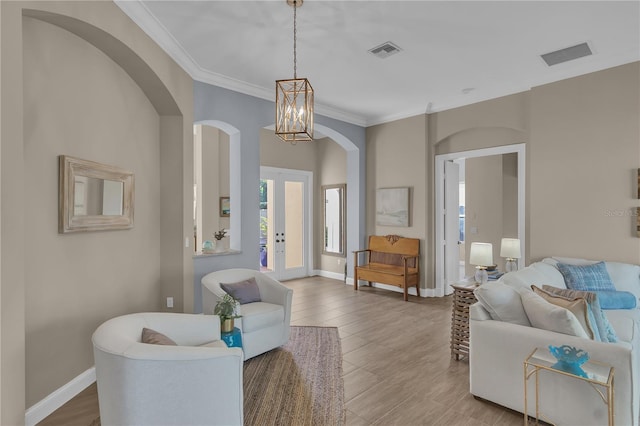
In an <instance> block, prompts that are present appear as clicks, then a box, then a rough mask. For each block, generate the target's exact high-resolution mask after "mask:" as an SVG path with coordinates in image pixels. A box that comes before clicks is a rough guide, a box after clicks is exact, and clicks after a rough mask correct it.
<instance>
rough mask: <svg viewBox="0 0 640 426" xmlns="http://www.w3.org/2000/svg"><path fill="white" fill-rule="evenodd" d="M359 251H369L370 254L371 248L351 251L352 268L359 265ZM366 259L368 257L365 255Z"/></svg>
mask: <svg viewBox="0 0 640 426" xmlns="http://www.w3.org/2000/svg"><path fill="white" fill-rule="evenodd" d="M360 253H369V254H371V250H369V249H364V250H356V251H354V252H353V267H354V268H355V267H357V266H358V265H359V263H360V262H358V255H359V254H360ZM367 259H368V257H367Z"/></svg>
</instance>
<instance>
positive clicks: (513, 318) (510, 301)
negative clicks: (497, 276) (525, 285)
mask: <svg viewBox="0 0 640 426" xmlns="http://www.w3.org/2000/svg"><path fill="white" fill-rule="evenodd" d="M473 294H475V296H476V299H478V302H480V304H481V305H482V306H483V307H484V308H485V309H486V310H487V311H488V312H489V315H490V316H491V319H494V320H497V321H504V322H510V323H512V324H519V325H526V326H527V327H530V326H531V323H530V322H529V318H527V314H526V313H525V311H524V308H523V307H522V300H521V299H520V294H518V292H517V291H516V290H515V289H514V288H512V287H509V286H508V285H505V284H502V283H499V282H495V283H487V284H483V285H481V286H480V287H478V288H476V289H475V290H474V292H473Z"/></svg>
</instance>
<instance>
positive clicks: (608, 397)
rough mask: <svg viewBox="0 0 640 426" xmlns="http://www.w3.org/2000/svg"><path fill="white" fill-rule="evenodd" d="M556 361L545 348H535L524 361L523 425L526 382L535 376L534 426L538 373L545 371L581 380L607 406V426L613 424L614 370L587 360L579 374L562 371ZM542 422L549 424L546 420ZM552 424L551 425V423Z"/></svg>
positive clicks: (526, 416)
mask: <svg viewBox="0 0 640 426" xmlns="http://www.w3.org/2000/svg"><path fill="white" fill-rule="evenodd" d="M556 363H557V360H556V358H555V357H554V356H553V355H552V354H551V352H550V351H549V349H547V348H536V349H534V350H533V352H531V354H530V355H529V356H528V357H527V358H526V359H525V360H524V424H525V426H526V425H527V424H528V414H527V413H528V411H529V410H528V407H527V399H528V398H527V382H528V380H529V378H531V376H535V401H536V423H535V424H536V425H537V424H539V420H540V407H539V404H538V398H539V380H538V373H539V372H540V370H547V371H550V372H553V373H556V374H562V375H564V376H568V377H572V378H574V379H577V380H582V381H584V382H586V383H588V384H589V385H591V387H592V388H593V389H594V390H595V391H596V392H597V393H598V395H600V398H601V399H602V402H604V404H605V405H606V406H607V414H608V421H609V426H613V423H614V411H613V408H614V393H613V380H614V368H613V367H612V366H610V365H607V364H604V363H602V362H599V361H593V360H589V361H587V362H586V363H584V364H583V365H582V366H581V369H580V370H579V372H576V371H569V370H564V369H561V368H558V367H556ZM543 420H544V421H546V422H548V423H551V422H549V421H548V420H546V419H543ZM552 424H553V423H552Z"/></svg>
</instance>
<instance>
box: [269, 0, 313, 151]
mask: <svg viewBox="0 0 640 426" xmlns="http://www.w3.org/2000/svg"><path fill="white" fill-rule="evenodd" d="M286 1H287V4H288V5H289V6H292V7H293V79H288V80H276V135H278V136H279V137H280V139H282V140H283V141H285V142H291V143H292V144H296V143H297V142H299V141H312V140H313V88H312V87H311V83H309V80H307V79H306V78H298V76H297V69H296V68H297V64H296V59H297V58H296V41H297V40H296V38H297V28H296V10H297V9H298V7H300V6H302V2H303V0H286Z"/></svg>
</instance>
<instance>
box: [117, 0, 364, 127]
mask: <svg viewBox="0 0 640 426" xmlns="http://www.w3.org/2000/svg"><path fill="white" fill-rule="evenodd" d="M114 1H115V3H116V5H117V6H118V7H119V8H120V9H121V10H122V11H123V12H124V13H125V14H126V15H127V16H129V18H131V20H133V22H134V23H135V24H136V25H138V26H139V27H140V28H141V29H142V31H144V32H145V33H146V34H147V35H148V36H149V37H151V39H152V40H154V41H155V42H156V43H157V44H158V45H159V46H160V48H162V49H163V50H164V51H165V52H166V53H167V54H168V55H169V56H170V57H171V58H172V59H173V60H174V61H175V62H176V63H177V64H178V65H180V66H181V67H182V68H183V69H184V70H185V71H186V72H187V73H188V74H189V75H190V76H191V78H192V79H194V80H197V81H200V82H202V83H207V84H211V85H214V86H218V87H222V88H224V89H228V90H233V91H234V92H239V93H243V94H245V95H249V96H253V97H256V98H260V99H264V100H267V101H270V102H274V98H275V89H274V88H268V89H267V88H265V87H261V86H257V85H254V84H250V83H247V82H245V81H241V80H237V79H234V78H231V77H228V76H225V75H222V74H218V73H214V72H211V71H208V70H206V69H204V68H202V67H201V66H200V65H199V64H198V63H197V62H196V61H195V59H193V57H191V55H189V53H188V52H187V51H186V50H185V49H184V48H183V47H182V45H181V44H180V43H179V42H178V40H176V39H175V37H173V36H172V35H171V33H170V32H169V30H167V28H166V27H165V26H164V25H163V24H162V23H161V22H160V21H159V20H158V19H157V18H156V17H155V15H154V14H153V13H151V11H150V10H149V8H147V6H146V5H145V4H144V3H142V2H141V1H137V0H136V1H131V0H114ZM274 84H275V81H274ZM315 112H316V113H317V114H320V115H324V116H326V117H329V118H333V119H336V120H340V121H344V122H347V123H351V124H355V125H357V126H361V127H364V126H366V125H367V119H366V118H365V117H363V116H360V115H357V114H353V113H350V112H347V111H343V110H341V109H339V108H335V107H331V106H328V105H323V104H322V103H318V102H317V101H316V103H315Z"/></svg>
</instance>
